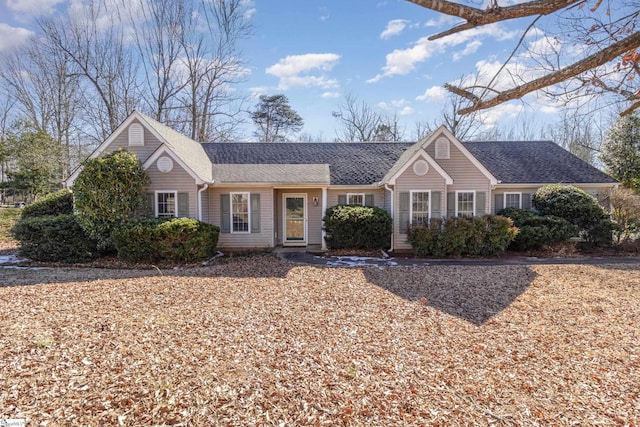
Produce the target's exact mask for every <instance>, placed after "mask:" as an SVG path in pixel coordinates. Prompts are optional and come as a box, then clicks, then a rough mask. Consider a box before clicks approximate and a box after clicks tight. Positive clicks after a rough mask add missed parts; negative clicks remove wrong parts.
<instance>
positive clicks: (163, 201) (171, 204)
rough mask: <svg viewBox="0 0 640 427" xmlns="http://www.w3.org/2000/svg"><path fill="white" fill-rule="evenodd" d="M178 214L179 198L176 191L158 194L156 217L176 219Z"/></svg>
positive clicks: (159, 192)
mask: <svg viewBox="0 0 640 427" xmlns="http://www.w3.org/2000/svg"><path fill="white" fill-rule="evenodd" d="M177 213H178V197H177V195H176V192H175V191H158V192H156V216H158V217H175V216H177Z"/></svg>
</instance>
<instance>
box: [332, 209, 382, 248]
mask: <svg viewBox="0 0 640 427" xmlns="http://www.w3.org/2000/svg"><path fill="white" fill-rule="evenodd" d="M323 221H324V225H325V231H326V236H325V241H326V242H327V245H328V246H329V248H331V249H344V248H348V249H385V248H388V247H389V245H390V243H391V226H392V220H391V217H390V216H389V214H388V213H387V211H385V210H384V209H380V208H377V207H374V206H351V205H338V206H334V207H332V208H329V209H327V212H326V215H325V217H324V218H323Z"/></svg>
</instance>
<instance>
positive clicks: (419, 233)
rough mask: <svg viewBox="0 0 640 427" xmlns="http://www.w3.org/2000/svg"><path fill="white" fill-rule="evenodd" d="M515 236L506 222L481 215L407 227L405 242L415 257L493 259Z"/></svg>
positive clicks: (507, 219) (432, 220) (515, 229)
mask: <svg viewBox="0 0 640 427" xmlns="http://www.w3.org/2000/svg"><path fill="white" fill-rule="evenodd" d="M517 233H518V230H517V228H515V227H514V226H513V224H512V222H511V220H510V219H509V218H505V217H501V216H496V215H485V216H484V217H482V218H477V217H475V218H447V219H445V220H442V219H437V218H434V219H431V220H430V221H429V223H428V224H426V225H424V224H419V225H415V226H413V227H411V229H410V230H409V235H408V238H409V242H410V243H411V247H412V248H413V252H414V253H415V254H416V255H417V256H426V255H433V256H437V257H446V256H461V255H482V256H495V255H500V254H502V253H504V251H505V250H506V249H507V246H509V244H510V243H511V241H513V239H514V237H515V236H516V234H517Z"/></svg>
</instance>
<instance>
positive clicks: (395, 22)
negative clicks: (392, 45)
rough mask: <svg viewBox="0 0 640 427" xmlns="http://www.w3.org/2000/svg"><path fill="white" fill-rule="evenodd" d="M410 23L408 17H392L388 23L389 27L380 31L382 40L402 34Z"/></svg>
mask: <svg viewBox="0 0 640 427" xmlns="http://www.w3.org/2000/svg"><path fill="white" fill-rule="evenodd" d="M408 23H409V21H407V20H406V19H392V20H391V21H389V22H388V23H387V28H385V30H384V31H383V32H382V33H380V38H381V39H382V40H386V39H388V38H391V37H393V36H396V35H398V34H400V33H401V32H402V30H404V29H405V28H406V26H407V24H408Z"/></svg>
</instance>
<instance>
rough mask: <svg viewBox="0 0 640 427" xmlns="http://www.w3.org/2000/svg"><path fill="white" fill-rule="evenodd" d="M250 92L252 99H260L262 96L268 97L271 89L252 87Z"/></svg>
mask: <svg viewBox="0 0 640 427" xmlns="http://www.w3.org/2000/svg"><path fill="white" fill-rule="evenodd" d="M249 90H250V91H251V97H252V98H258V97H260V95H266V94H267V93H269V88H268V87H267V86H256V87H250V88H249Z"/></svg>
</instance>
